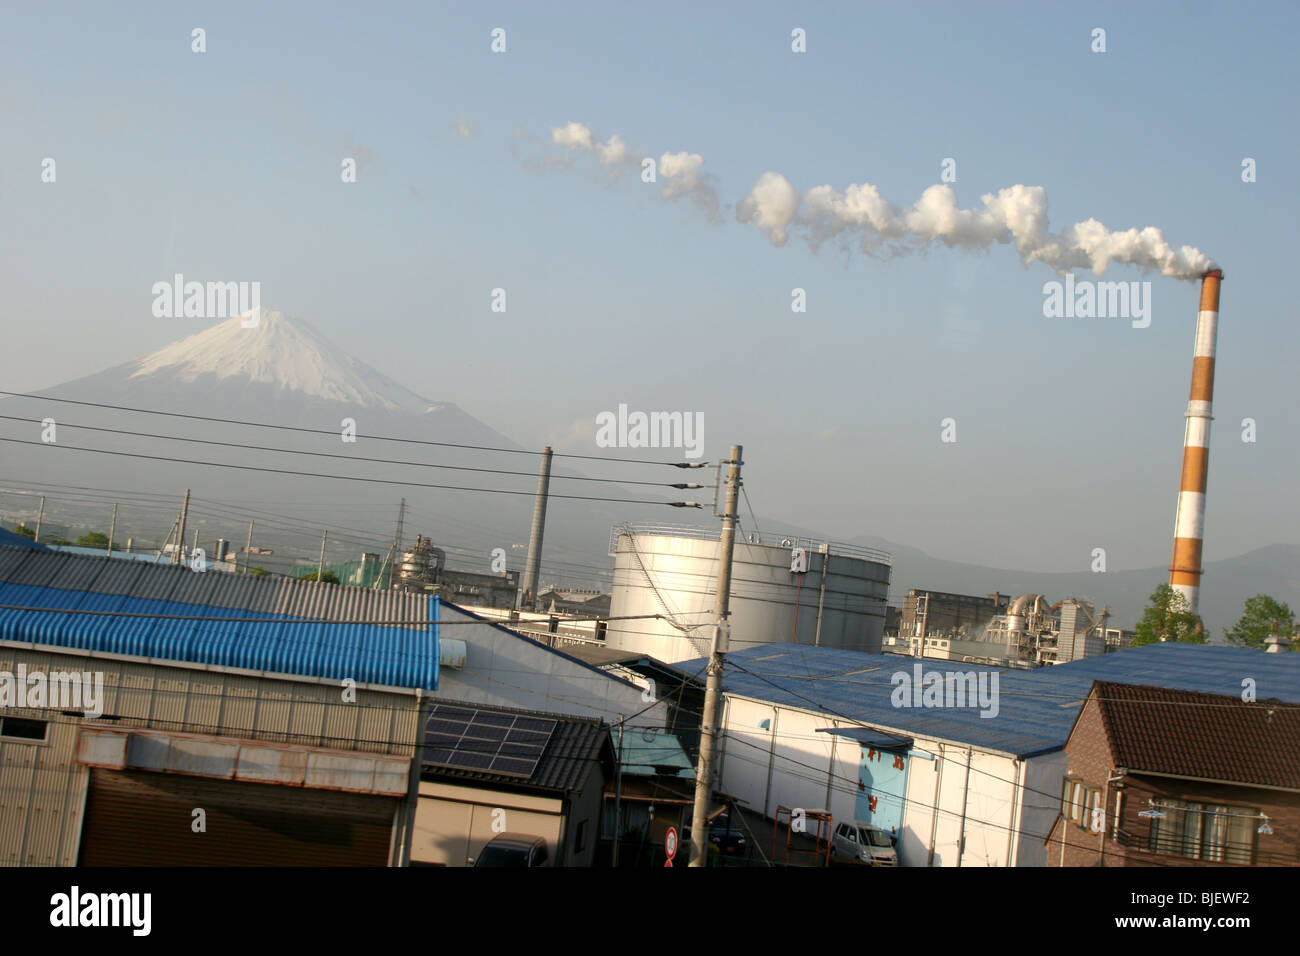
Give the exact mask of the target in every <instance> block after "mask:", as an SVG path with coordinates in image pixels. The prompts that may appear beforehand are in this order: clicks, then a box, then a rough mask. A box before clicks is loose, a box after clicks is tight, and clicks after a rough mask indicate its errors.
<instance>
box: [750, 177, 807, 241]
mask: <svg viewBox="0 0 1300 956" xmlns="http://www.w3.org/2000/svg"><path fill="white" fill-rule="evenodd" d="M798 210H799V194H798V193H797V192H795V188H794V187H793V186H791V185H790V180H788V179H786V178H785V177H784V176H782V175H781V174H780V173H764V174H763V175H762V176H759V177H758V183H757V184H756V185H755V186H754V189H753V191H752V192H751V193H750V194H749V198H748V199H746V200H744V201H743V202H741V203H740V205H738V206H737V207H736V218H737V219H739V220H740V221H741V222H752V223H753V224H754V225H755V226H757V227H758V228H759V229H761V230H763V231H764V232H766V233H767V237H768V238H769V239H771V240H772V244H773V245H777V246H784V245H785V241H786V239H787V238H788V236H787V234H786V230H787V229H789V228H790V224H791V223H792V222H794V217H795V213H796V212H798Z"/></svg>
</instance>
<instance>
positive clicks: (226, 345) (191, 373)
mask: <svg viewBox="0 0 1300 956" xmlns="http://www.w3.org/2000/svg"><path fill="white" fill-rule="evenodd" d="M254 320H255V324H254ZM245 323H248V325H247V327H246V325H245ZM205 375H214V376H216V378H217V379H218V380H221V381H223V382H227V381H229V380H231V379H234V380H235V383H236V384H237V383H238V382H239V381H240V380H246V381H248V382H263V383H268V384H271V385H274V386H277V387H278V388H281V389H284V390H287V391H293V392H301V393H303V394H305V395H308V396H311V397H313V398H318V399H322V400H325V401H331V402H346V403H348V404H350V405H362V406H366V407H379V408H386V409H390V410H394V411H396V410H401V411H408V412H416V413H420V412H426V411H433V410H435V409H436V408H437V407H438V406H437V405H436V404H435V403H432V402H430V401H428V400H427V399H424V398H421V397H420V396H419V395H417V394H415V393H414V392H412V391H410V390H409V389H407V388H404V387H403V386H401V385H398V384H397V383H396V382H394V381H393V380H392V379H389V378H387V377H386V376H384V375H383V374H381V373H380V372H377V371H376V370H375V369H373V368H371V367H370V366H369V365H366V364H365V363H364V362H360V361H358V360H357V359H355V358H353V357H352V356H350V355H348V354H347V353H346V352H344V351H343V350H342V349H340V348H339V347H338V346H336V345H334V343H332V342H330V341H329V340H328V339H326V338H325V337H324V336H323V335H321V334H320V333H319V332H317V331H316V330H315V329H314V328H312V327H311V326H310V325H309V324H307V323H306V322H304V321H303V320H302V319H299V318H297V317H290V316H286V315H285V314H284V313H283V312H278V311H275V310H272V309H267V308H259V309H254V310H253V311H251V312H246V313H244V314H243V315H238V316H234V317H233V318H230V319H226V320H225V321H224V322H220V323H218V324H216V325H213V326H211V327H209V328H206V329H204V330H202V331H201V332H196V333H194V334H193V335H190V336H187V337H185V338H183V339H180V340H179V341H176V342H172V343H171V344H170V345H166V346H164V347H162V348H160V349H158V351H156V352H152V353H150V354H149V355H146V356H145V357H144V358H142V359H140V360H139V362H137V363H136V364H135V368H134V369H133V370H132V372H131V376H130V377H131V378H133V379H135V378H140V377H142V376H160V377H167V378H172V379H175V380H177V381H181V382H194V381H196V380H197V379H199V378H200V377H202V376H205Z"/></svg>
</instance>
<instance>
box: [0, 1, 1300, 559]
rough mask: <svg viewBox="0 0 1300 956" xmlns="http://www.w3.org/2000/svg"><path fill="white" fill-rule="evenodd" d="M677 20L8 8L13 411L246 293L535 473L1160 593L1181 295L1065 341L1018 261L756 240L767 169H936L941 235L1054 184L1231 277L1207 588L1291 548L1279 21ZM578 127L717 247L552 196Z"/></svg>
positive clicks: (1063, 219) (1204, 15)
mask: <svg viewBox="0 0 1300 956" xmlns="http://www.w3.org/2000/svg"><path fill="white" fill-rule="evenodd" d="M698 6H699V5H695V4H672V3H658V4H650V5H635V6H634V5H630V4H617V5H614V4H582V5H577V4H567V3H555V4H521V5H492V4H468V3H467V4H439V5H432V4H410V5H408V4H392V3H377V4H344V5H338V6H337V7H335V6H334V5H333V4H292V5H291V4H260V3H259V4H241V3H221V4H183V3H164V4H59V5H53V4H47V3H22V4H15V3H6V4H5V5H4V12H3V14H0V17H2V18H3V28H0V129H2V130H3V132H2V133H0V223H3V228H2V229H0V243H3V245H2V247H0V252H2V254H0V287H2V288H3V290H4V299H3V309H4V312H3V319H2V321H3V330H4V338H5V357H4V363H3V368H4V376H3V378H4V381H5V383H6V384H5V385H4V386H3V387H5V388H9V389H16V390H31V389H38V388H43V387H47V386H50V385H54V384H56V383H58V382H61V381H64V380H66V379H70V378H75V377H79V376H81V375H85V374H89V373H92V372H95V371H98V370H100V369H102V368H104V367H107V366H109V365H114V364H118V363H120V362H123V361H126V360H128V359H131V358H134V357H137V356H139V355H141V354H143V353H145V352H147V351H149V350H151V349H154V348H157V347H159V346H160V345H162V344H164V343H165V342H168V341H171V340H173V339H175V338H178V337H180V336H182V335H184V334H188V333H190V332H192V331H196V330H197V326H196V325H195V323H196V320H192V319H191V320H185V319H156V318H154V317H153V316H152V314H151V311H150V306H151V303H152V295H151V293H150V287H151V286H152V284H153V283H154V282H156V281H158V280H160V279H166V278H169V277H170V276H171V275H172V274H173V273H176V272H182V273H184V274H185V275H186V276H187V277H191V278H196V279H200V280H204V279H230V280H240V279H243V280H258V281H260V282H261V283H262V290H263V303H264V304H266V305H268V306H271V307H274V308H279V309H283V310H285V311H287V312H290V313H292V314H296V315H299V316H302V317H303V318H306V319H308V320H309V321H311V322H312V323H314V324H315V325H316V326H317V327H318V328H320V329H321V330H322V331H323V332H325V333H326V334H327V335H329V336H330V337H331V338H333V339H334V340H335V341H336V342H337V343H338V344H340V345H341V346H343V347H344V348H346V349H348V350H349V351H351V352H352V353H353V354H355V355H357V356H358V357H359V358H361V359H363V360H365V361H367V362H369V363H370V364H372V365H374V366H376V367H377V368H379V369H380V370H382V371H384V372H385V373H386V374H388V375H390V376H391V377H393V378H395V379H396V380H398V381H399V382H401V383H403V384H405V385H407V386H408V387H410V388H412V389H414V390H415V391H417V392H420V393H421V394H424V395H427V396H428V397H430V398H432V399H435V400H444V401H454V402H456V403H457V404H459V405H461V406H462V407H463V408H465V409H466V410H467V411H468V412H470V413H471V414H473V415H475V416H476V417H478V418H480V419H482V420H483V421H485V422H487V423H488V424H490V425H492V426H493V427H495V428H496V429H498V430H499V431H501V432H504V433H505V434H507V435H510V436H511V437H512V438H514V439H515V440H517V441H519V442H521V443H523V444H526V445H530V446H540V445H541V444H543V443H545V442H547V441H550V442H554V443H556V444H557V447H558V448H559V450H564V451H592V450H595V448H594V445H593V443H592V438H593V437H594V432H595V427H594V418H595V415H596V414H597V413H598V412H600V411H603V410H613V409H615V408H617V406H618V404H619V403H627V404H628V405H629V406H630V407H631V408H633V409H643V410H683V411H700V412H703V413H704V419H705V439H706V457H709V458H717V457H719V456H721V455H722V454H724V453H725V450H726V447H727V446H728V445H729V444H730V443H731V442H742V443H743V444H744V445H745V457H746V462H747V464H746V476H747V480H746V485H747V488H748V491H749V495H750V498H751V500H752V502H753V505H754V507H755V509H756V510H757V511H758V512H759V513H760V515H762V514H766V515H770V516H772V517H774V518H779V519H782V520H786V521H790V522H794V523H798V524H800V525H804V526H808V527H816V528H819V529H821V530H822V531H824V532H825V533H828V534H830V535H832V536H835V537H839V538H848V537H853V536H855V535H858V534H878V535H882V536H884V537H887V538H890V539H893V540H896V541H900V542H905V543H908V544H912V545H915V546H918V547H921V548H924V549H925V550H927V551H929V552H931V553H933V554H936V555H939V556H942V557H948V558H953V559H957V560H969V561H977V562H980V563H986V564H997V565H1002V566H1009V567H1020V568H1033V569H1042V570H1071V569H1080V568H1084V567H1087V566H1088V563H1089V561H1090V557H1091V549H1092V548H1094V547H1105V548H1107V551H1108V557H1109V562H1110V566H1111V567H1112V568H1124V567H1141V566H1146V565H1152V564H1161V563H1163V562H1166V561H1167V560H1168V555H1169V551H1170V547H1171V538H1172V533H1173V518H1174V506H1175V497H1176V492H1177V483H1178V474H1179V467H1180V460H1181V448H1182V426H1183V413H1184V411H1185V408H1186V401H1187V388H1188V380H1189V376H1190V370H1191V353H1192V345H1193V329H1194V324H1195V319H1196V307H1197V285H1196V283H1194V282H1188V281H1180V280H1174V279H1166V278H1161V277H1159V276H1158V275H1148V276H1143V275H1139V274H1138V273H1137V272H1136V270H1133V269H1131V268H1115V269H1112V270H1111V272H1110V274H1109V275H1108V276H1107V278H1109V279H1139V278H1141V279H1150V280H1151V282H1152V296H1153V312H1152V322H1151V325H1150V327H1149V328H1145V329H1134V328H1132V327H1131V324H1130V323H1129V322H1128V321H1126V320H1123V319H1047V318H1044V316H1043V311H1042V305H1043V293H1042V286H1043V283H1044V282H1045V281H1048V280H1051V279H1053V278H1055V276H1054V274H1053V272H1052V271H1051V270H1050V269H1049V268H1047V267H1045V266H1042V265H1036V266H1030V267H1028V268H1026V267H1024V266H1022V265H1021V264H1020V262H1019V259H1018V257H1017V255H1016V253H1015V250H1014V249H1013V248H1011V247H1008V246H995V247H993V248H992V249H991V250H989V251H988V252H987V253H976V254H969V253H961V252H956V251H953V250H949V249H946V248H943V247H939V248H934V249H931V250H930V251H929V252H928V253H927V254H924V255H916V256H911V257H907V258H888V259H879V258H871V257H868V256H865V255H863V254H862V253H861V252H856V251H855V252H852V253H846V252H844V251H842V250H841V249H838V248H837V247H835V246H834V245H825V246H823V247H822V248H821V249H820V250H819V251H817V252H814V251H813V250H812V249H810V247H809V246H808V245H807V244H806V243H804V242H802V241H797V240H792V241H790V242H789V243H788V244H787V245H785V246H784V247H781V248H777V247H775V246H773V245H772V244H771V243H770V242H768V240H767V239H766V238H765V237H764V236H763V235H762V234H761V233H760V232H759V231H758V230H756V229H755V228H754V227H753V226H750V225H745V224H741V223H738V222H737V221H736V215H735V204H736V203H737V202H739V201H740V200H742V199H744V198H745V197H746V196H747V195H748V194H749V191H750V189H751V188H752V187H753V186H754V184H755V181H756V180H757V179H758V178H759V177H760V176H761V175H762V174H763V173H764V172H767V171H777V172H780V173H782V174H783V175H784V176H786V177H787V178H788V179H789V180H790V181H791V182H792V183H793V184H794V185H795V186H796V187H797V188H799V189H801V190H802V189H806V188H809V187H813V186H817V185H821V184H830V185H832V186H834V187H835V188H836V189H839V190H841V191H842V190H844V189H845V187H847V186H848V185H849V184H850V183H863V182H870V183H874V184H876V185H878V186H879V187H880V190H881V193H882V194H883V195H884V196H885V197H886V198H888V199H889V200H890V201H892V202H893V203H895V204H896V205H899V206H905V205H908V204H910V203H912V202H914V201H915V200H916V199H917V198H918V197H919V196H920V194H921V192H922V190H923V189H925V188H926V187H927V186H930V185H932V184H934V183H936V182H938V181H939V175H940V164H941V162H942V161H943V159H944V158H946V157H952V158H954V159H955V160H956V162H957V174H958V175H957V181H956V183H955V184H954V188H955V189H956V191H957V195H958V198H959V200H960V202H961V205H962V206H963V207H964V208H965V207H971V206H976V205H978V203H979V198H980V196H982V195H983V194H985V193H987V192H990V191H996V190H998V189H1000V188H1003V187H1008V186H1012V185H1014V184H1018V183H1023V184H1027V185H1037V186H1043V187H1045V188H1046V190H1047V194H1048V196H1049V198H1050V204H1051V206H1050V211H1051V225H1052V228H1053V230H1060V229H1063V228H1066V227H1068V226H1070V225H1072V224H1073V223H1075V222H1078V221H1081V220H1086V219H1088V218H1089V217H1096V218H1097V219H1100V220H1101V221H1102V222H1104V223H1106V225H1107V226H1109V227H1111V228H1128V227H1132V226H1136V227H1143V226H1148V225H1150V226H1157V227H1159V228H1161V229H1163V230H1164V232H1165V235H1166V237H1167V238H1168V239H1169V240H1170V241H1171V242H1173V243H1175V244H1183V243H1186V244H1190V245H1194V246H1197V247H1198V248H1200V249H1201V250H1202V251H1204V252H1206V253H1208V254H1209V255H1210V256H1212V257H1214V258H1215V259H1216V260H1217V261H1218V263H1219V264H1221V265H1222V266H1223V268H1224V270H1225V272H1226V279H1225V282H1224V285H1223V302H1222V316H1223V318H1222V322H1221V326H1220V334H1219V367H1218V377H1217V382H1216V389H1215V416H1216V421H1215V424H1214V433H1213V443H1212V450H1211V464H1210V487H1209V501H1208V506H1207V525H1206V558H1207V559H1208V560H1215V559H1218V558H1222V557H1227V556H1230V555H1233V554H1237V553H1240V552H1243V551H1246V550H1249V549H1251V548H1253V547H1257V546H1260V545H1263V544H1268V543H1273V542H1277V541H1282V542H1289V543H1293V544H1295V543H1300V519H1298V518H1297V516H1296V511H1295V507H1294V505H1295V496H1294V491H1295V486H1296V483H1297V482H1296V469H1297V457H1298V456H1297V452H1296V436H1297V432H1298V431H1300V429H1298V428H1297V426H1298V425H1300V413H1298V410H1297V401H1296V386H1295V380H1296V373H1295V365H1296V351H1297V349H1296V347H1297V344H1300V332H1298V331H1297V320H1298V319H1300V316H1298V315H1297V307H1296V296H1297V289H1296V278H1297V268H1296V263H1295V261H1294V260H1295V257H1296V255H1297V249H1298V248H1300V247H1298V244H1297V219H1298V214H1300V202H1298V201H1297V194H1298V190H1297V188H1296V181H1295V175H1294V169H1295V162H1296V157H1297V155H1298V154H1300V137H1298V136H1297V123H1296V116H1297V105H1298V104H1297V97H1296V91H1297V88H1298V86H1297V77H1296V62H1297V61H1296V56H1295V50H1296V43H1297V39H1298V33H1300V31H1297V25H1298V23H1300V15H1298V14H1297V8H1296V6H1295V5H1294V4H1290V3H1276V4H1273V3H1269V4H1234V5H1232V6H1231V7H1230V8H1229V7H1222V6H1213V7H1212V6H1210V5H1208V4H1199V3H1182V4H1160V3H1142V4H1114V5H1112V4H1095V3H1088V4H1082V3H1079V4H1070V5H1062V6H1058V5H1051V6H1050V7H1049V6H1048V5H1040V4H1025V5H1021V4H1011V3H998V4H980V5H970V4H952V5H948V4H883V5H882V4H871V5H869V7H870V8H869V9H868V5H865V4H849V3H844V4H817V5H815V6H814V7H812V9H811V10H803V9H800V8H797V7H794V6H789V5H783V4H761V5H759V4H752V3H734V4H727V5H715V6H714V7H713V8H711V9H707V10H701V9H698ZM193 27H203V28H204V29H205V30H206V31H207V52H206V53H204V54H202V55H199V54H195V53H192V52H191V49H190V43H191V41H190V31H191V29H192V28H193ZM494 27H503V28H505V29H506V31H507V52H506V53H504V54H493V53H491V52H490V50H489V43H490V36H489V33H490V31H491V29H492V28H494ZM795 27H801V28H803V29H805V30H806V31H807V38H808V39H807V47H808V50H807V53H804V54H795V53H792V52H791V49H790V31H791V30H792V29H793V28H795ZM1094 27H1102V28H1104V29H1106V31H1107V52H1106V53H1104V54H1097V53H1093V52H1092V51H1091V49H1090V44H1091V37H1090V34H1091V31H1092V29H1093V28H1094ZM457 121H464V122H465V123H467V124H471V126H472V129H473V135H472V136H471V137H469V138H465V137H464V136H461V135H458V134H457V133H456V132H453V131H452V128H451V127H452V124H454V123H456V122H457ZM569 121H577V122H582V123H585V124H588V125H589V126H591V127H592V128H593V130H594V131H595V133H596V135H597V138H598V139H601V140H603V139H605V138H606V137H607V136H608V135H609V134H611V133H618V134H619V135H620V136H622V137H623V138H624V139H625V140H626V141H627V143H628V145H629V147H630V149H631V150H632V152H633V154H634V155H637V156H640V155H653V156H659V155H660V154H661V153H664V152H676V151H679V150H685V151H688V152H692V153H698V154H700V155H702V156H703V157H704V170H705V171H706V172H707V173H709V174H710V175H711V176H713V177H715V180H714V181H715V185H716V188H717V192H718V195H719V197H720V199H721V202H722V203H723V207H722V210H721V222H718V223H710V222H708V221H707V219H706V218H705V217H704V216H703V215H701V213H700V211H699V210H698V209H697V208H696V207H694V206H693V205H691V204H690V203H689V202H687V201H686V200H677V201H663V200H661V199H657V198H655V196H656V193H655V189H656V188H657V187H655V186H648V185H645V184H643V183H641V182H640V181H639V179H638V178H637V177H636V176H635V175H626V176H623V177H622V178H621V179H620V180H618V181H617V182H611V181H610V178H609V176H608V173H607V171H606V170H603V169H602V168H601V166H600V165H599V164H598V163H597V162H596V161H595V159H594V158H593V157H592V156H591V155H578V156H576V157H574V160H575V161H574V162H573V164H572V166H570V167H568V168H562V167H561V166H559V165H558V164H557V163H556V160H557V159H558V158H562V157H563V156H564V151H563V150H562V149H559V148H557V147H555V146H553V145H552V144H551V143H550V130H551V128H552V127H553V126H556V125H561V124H564V123H567V122H569ZM348 155H352V156H358V157H359V158H360V160H361V168H360V177H359V181H358V182H357V183H355V184H343V183H341V182H340V176H339V171H340V160H341V159H342V158H343V157H344V156H348ZM45 157H53V158H54V159H55V160H56V162H57V164H58V165H57V173H58V179H57V182H56V183H54V184H45V183H42V182H41V181H40V171H41V167H40V164H41V160H42V159H43V158H45ZM1243 157H1252V158H1254V159H1255V160H1256V161H1257V164H1258V181H1257V182H1255V183H1250V184H1247V183H1243V182H1242V181H1241V162H1242V159H1243ZM1081 277H1082V278H1088V276H1087V275H1086V274H1081ZM494 287H504V288H505V289H506V290H507V294H508V311H507V312H506V313H505V314H494V313H493V312H491V311H490V309H489V296H490V292H491V290H492V289H493V288H494ZM794 287H802V288H804V289H805V290H806V291H807V296H808V312H807V314H804V315H797V314H793V313H792V312H791V309H790V294H791V289H792V288H794ZM947 417H952V418H954V419H956V422H957V439H958V440H957V442H956V443H955V444H944V443H942V442H941V441H940V421H941V420H942V419H944V418H947ZM1245 417H1252V418H1254V419H1256V421H1257V423H1258V441H1257V442H1256V443H1253V444H1247V443H1243V442H1242V441H1241V440H1240V432H1241V428H1240V422H1241V420H1242V419H1243V418H1245ZM3 454H4V455H5V456H10V455H20V454H22V453H21V452H16V451H14V450H13V449H12V448H8V449H5V450H4V451H3ZM7 470H12V469H7Z"/></svg>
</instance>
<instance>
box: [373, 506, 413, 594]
mask: <svg viewBox="0 0 1300 956" xmlns="http://www.w3.org/2000/svg"><path fill="white" fill-rule="evenodd" d="M405 522H406V499H405V498H403V499H402V503H401V504H400V505H398V506H397V533H396V534H394V535H393V547H392V549H391V550H390V553H391V554H392V556H393V563H392V564H390V565H389V566H388V583H389V586H391V585H392V583H393V572H394V571H396V570H397V556H398V555H399V554H401V553H402V525H403V524H404V523H405ZM383 571H384V569H383V568H380V569H379V573H380V576H381V577H382V576H383Z"/></svg>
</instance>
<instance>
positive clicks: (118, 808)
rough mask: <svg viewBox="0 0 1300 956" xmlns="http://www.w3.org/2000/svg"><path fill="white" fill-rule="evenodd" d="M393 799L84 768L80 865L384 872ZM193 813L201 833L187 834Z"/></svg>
mask: <svg viewBox="0 0 1300 956" xmlns="http://www.w3.org/2000/svg"><path fill="white" fill-rule="evenodd" d="M397 806H398V801H397V800H396V799H395V798H393V797H380V796H371V795H368V794H351V793H340V792H338V791H334V790H312V789H306V788H303V787H283V786H276V785H273V784H260V783H237V782H234V781H230V780H215V779H210V778H206V777H187V776H182V775H179V774H170V773H150V772H145V771H133V770H101V769H98V768H96V769H93V770H92V771H91V775H90V791H89V793H88V795H87V803H86V812H85V817H84V823H83V824H82V834H81V853H80V861H79V865H81V866H263V865H265V866H386V865H387V864H388V856H389V847H390V841H391V835H392V827H393V816H394V813H395V811H396V810H397ZM195 810H202V811H203V817H204V818H205V819H204V822H205V827H206V830H205V832H195V826H196V821H197V820H198V819H199V815H198V814H196V813H195V812H194V811H195Z"/></svg>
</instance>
